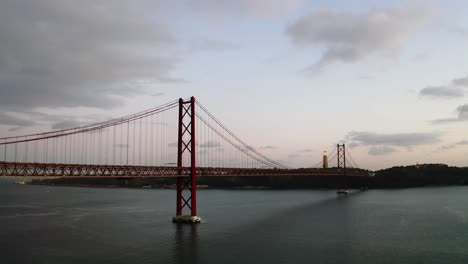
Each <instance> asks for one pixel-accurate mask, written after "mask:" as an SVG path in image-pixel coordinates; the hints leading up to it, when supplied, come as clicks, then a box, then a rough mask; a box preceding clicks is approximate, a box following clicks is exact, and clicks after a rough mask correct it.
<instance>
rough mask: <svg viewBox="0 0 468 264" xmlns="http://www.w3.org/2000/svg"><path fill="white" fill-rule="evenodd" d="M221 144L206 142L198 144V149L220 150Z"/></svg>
mask: <svg viewBox="0 0 468 264" xmlns="http://www.w3.org/2000/svg"><path fill="white" fill-rule="evenodd" d="M220 147H221V143H219V142H218V141H206V142H205V143H202V144H200V148H220Z"/></svg>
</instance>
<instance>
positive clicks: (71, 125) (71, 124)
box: [52, 119, 87, 129]
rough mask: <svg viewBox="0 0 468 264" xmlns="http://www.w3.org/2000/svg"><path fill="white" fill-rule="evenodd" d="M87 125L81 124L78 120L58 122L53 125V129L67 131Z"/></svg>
mask: <svg viewBox="0 0 468 264" xmlns="http://www.w3.org/2000/svg"><path fill="white" fill-rule="evenodd" d="M85 124H87V123H86V122H81V121H78V120H76V119H66V120H63V121H60V122H56V123H54V124H52V129H67V128H74V127H79V126H82V125H85Z"/></svg>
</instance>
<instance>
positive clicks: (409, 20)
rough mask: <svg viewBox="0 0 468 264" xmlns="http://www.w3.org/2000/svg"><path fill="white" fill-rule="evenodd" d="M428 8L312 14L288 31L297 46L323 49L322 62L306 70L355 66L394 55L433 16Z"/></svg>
mask: <svg viewBox="0 0 468 264" xmlns="http://www.w3.org/2000/svg"><path fill="white" fill-rule="evenodd" d="M431 14H432V10H431V8H429V7H428V6H416V5H407V6H402V7H400V8H394V9H373V10H371V11H368V12H366V13H349V12H338V11H334V10H329V9H322V10H318V11H313V12H312V13H310V14H308V15H306V16H304V17H302V18H300V19H299V20H298V21H296V22H295V23H292V24H291V25H289V26H288V27H287V28H286V34H287V35H288V36H289V37H290V38H291V40H292V42H293V43H294V44H297V45H300V46H314V47H317V46H320V47H323V49H324V51H323V53H322V55H321V57H320V59H319V60H318V61H317V62H316V63H315V64H314V65H312V66H311V67H309V68H308V69H307V70H319V69H321V68H322V67H323V66H326V65H328V64H330V63H333V62H343V63H354V62H358V61H361V60H364V59H365V58H367V57H368V56H370V55H373V54H383V55H394V54H395V53H396V52H397V51H399V50H400V49H401V47H402V46H403V45H404V44H405V43H406V42H407V41H408V39H409V38H410V37H411V36H413V35H414V34H415V33H416V32H417V31H418V30H419V29H420V28H421V26H422V25H423V24H424V23H425V22H426V20H428V18H429V17H430V16H431Z"/></svg>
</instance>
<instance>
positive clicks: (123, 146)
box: [114, 144, 129, 149]
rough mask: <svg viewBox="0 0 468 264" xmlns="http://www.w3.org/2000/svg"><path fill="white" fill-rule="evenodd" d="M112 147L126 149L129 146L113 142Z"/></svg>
mask: <svg viewBox="0 0 468 264" xmlns="http://www.w3.org/2000/svg"><path fill="white" fill-rule="evenodd" d="M114 148H122V149H127V148H129V145H127V144H114Z"/></svg>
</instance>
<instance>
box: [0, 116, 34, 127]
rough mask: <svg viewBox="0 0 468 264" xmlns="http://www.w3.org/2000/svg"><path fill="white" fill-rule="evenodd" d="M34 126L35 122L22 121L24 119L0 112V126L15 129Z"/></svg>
mask: <svg viewBox="0 0 468 264" xmlns="http://www.w3.org/2000/svg"><path fill="white" fill-rule="evenodd" d="M35 124H36V122H34V121H32V120H30V119H24V118H21V117H18V116H15V115H13V114H11V113H1V112H0V125H5V126H14V127H16V128H19V127H28V126H33V125H35ZM14 130H17V129H14Z"/></svg>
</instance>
